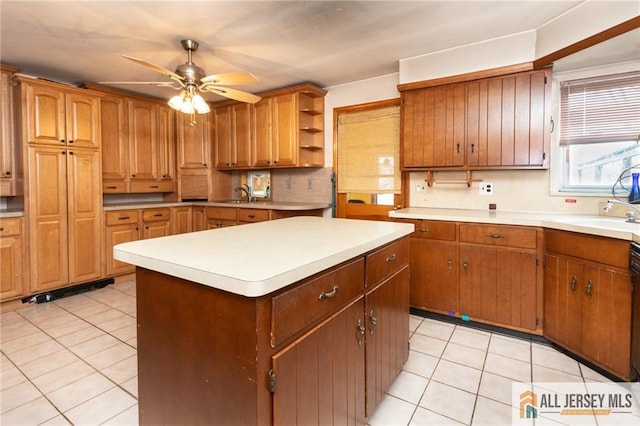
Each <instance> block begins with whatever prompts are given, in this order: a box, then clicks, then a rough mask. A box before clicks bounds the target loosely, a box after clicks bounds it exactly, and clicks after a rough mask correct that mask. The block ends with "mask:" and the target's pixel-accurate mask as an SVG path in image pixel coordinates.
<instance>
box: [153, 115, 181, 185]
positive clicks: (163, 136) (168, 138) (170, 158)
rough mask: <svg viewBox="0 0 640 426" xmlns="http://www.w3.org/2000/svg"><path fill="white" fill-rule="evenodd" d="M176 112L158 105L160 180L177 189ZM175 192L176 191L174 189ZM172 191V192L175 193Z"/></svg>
mask: <svg viewBox="0 0 640 426" xmlns="http://www.w3.org/2000/svg"><path fill="white" fill-rule="evenodd" d="M175 115H176V114H175V110H174V109H173V108H171V107H170V106H168V105H163V104H158V105H156V117H157V119H158V123H157V124H158V131H157V144H158V179H159V180H160V181H162V182H170V183H171V186H172V188H175V185H174V182H175V179H176V117H175ZM173 190H174V189H173ZM173 190H172V191H170V192H173Z"/></svg>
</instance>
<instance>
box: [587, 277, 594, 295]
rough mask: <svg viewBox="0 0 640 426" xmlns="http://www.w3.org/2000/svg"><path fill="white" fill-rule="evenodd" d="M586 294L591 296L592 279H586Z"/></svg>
mask: <svg viewBox="0 0 640 426" xmlns="http://www.w3.org/2000/svg"><path fill="white" fill-rule="evenodd" d="M587 296H589V297H591V296H593V281H591V280H589V281H587Z"/></svg>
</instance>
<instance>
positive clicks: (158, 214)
mask: <svg viewBox="0 0 640 426" xmlns="http://www.w3.org/2000/svg"><path fill="white" fill-rule="evenodd" d="M153 216H154V217H162V213H156V214H154V215H153Z"/></svg>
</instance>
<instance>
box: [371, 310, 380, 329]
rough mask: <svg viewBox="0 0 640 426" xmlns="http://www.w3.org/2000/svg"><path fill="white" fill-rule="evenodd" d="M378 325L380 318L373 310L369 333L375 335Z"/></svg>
mask: <svg viewBox="0 0 640 426" xmlns="http://www.w3.org/2000/svg"><path fill="white" fill-rule="evenodd" d="M377 325H378V317H376V313H375V312H374V311H373V309H372V310H371V312H369V333H371V334H373V331H374V330H375V329H376V326H377Z"/></svg>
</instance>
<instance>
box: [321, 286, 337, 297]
mask: <svg viewBox="0 0 640 426" xmlns="http://www.w3.org/2000/svg"><path fill="white" fill-rule="evenodd" d="M336 294H338V284H334V286H333V290H331V291H330V292H329V293H325V292H324V291H323V292H322V293H320V296H318V300H324V299H330V298H332V297H333V296H335V295H336Z"/></svg>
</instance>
